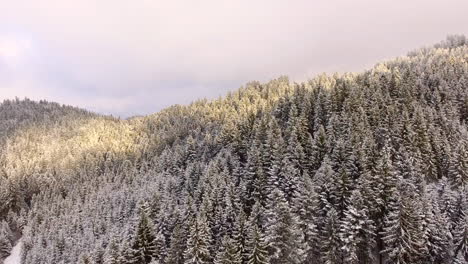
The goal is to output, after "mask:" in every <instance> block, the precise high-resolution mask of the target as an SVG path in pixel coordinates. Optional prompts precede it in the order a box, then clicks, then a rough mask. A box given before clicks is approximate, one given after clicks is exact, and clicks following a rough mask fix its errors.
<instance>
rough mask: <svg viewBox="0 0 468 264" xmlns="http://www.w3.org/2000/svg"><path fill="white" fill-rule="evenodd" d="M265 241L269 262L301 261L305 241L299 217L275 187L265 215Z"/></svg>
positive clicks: (302, 259)
mask: <svg viewBox="0 0 468 264" xmlns="http://www.w3.org/2000/svg"><path fill="white" fill-rule="evenodd" d="M266 219H267V222H266V227H265V230H266V231H265V241H266V243H267V245H268V252H269V256H270V258H269V262H270V263H271V264H275V263H277V264H280V263H302V262H303V261H304V259H305V257H306V256H305V249H306V246H307V245H306V243H305V241H304V234H303V232H302V230H301V229H300V225H299V219H298V217H297V216H296V215H294V213H292V212H291V208H290V207H289V205H288V202H287V201H286V199H285V197H284V194H283V193H282V192H281V191H280V190H278V189H275V190H273V192H272V193H271V195H270V197H269V205H268V208H267V215H266Z"/></svg>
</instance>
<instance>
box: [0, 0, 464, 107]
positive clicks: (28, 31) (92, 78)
mask: <svg viewBox="0 0 468 264" xmlns="http://www.w3.org/2000/svg"><path fill="white" fill-rule="evenodd" d="M0 6H1V9H2V12H1V13H0V21H2V24H1V25H0V40H2V39H6V40H5V42H6V43H10V44H8V45H10V48H3V49H2V48H1V45H0V99H2V98H8V97H11V96H14V95H17V96H20V97H22V96H28V97H32V98H33V99H41V98H46V99H49V100H54V101H59V102H61V103H67V104H72V105H78V106H81V107H85V108H88V109H91V110H95V111H99V112H102V113H114V114H119V115H124V116H128V115H132V114H145V113H151V112H155V111H157V110H159V109H161V108H163V107H166V106H168V105H170V104H174V103H187V102H190V101H192V100H195V99H197V98H200V97H216V96H219V95H222V94H225V93H226V91H228V90H233V89H236V88H238V87H239V86H241V85H242V84H243V83H245V82H247V81H250V80H261V81H265V80H268V79H271V78H275V77H277V76H279V75H283V74H286V75H289V76H291V77H292V78H293V79H297V80H304V79H307V78H310V77H312V76H313V75H314V74H317V73H321V72H334V71H358V70H362V69H363V68H366V67H370V66H372V65H373V64H374V63H376V62H378V61H379V60H382V59H389V58H392V57H394V56H398V55H401V54H405V53H406V52H407V51H408V50H411V49H414V48H417V47H420V46H423V45H429V44H431V43H434V42H438V41H440V40H441V39H443V38H445V36H446V35H447V34H453V33H461V34H468V32H467V31H468V29H467V28H466V25H467V24H468V17H467V16H466V15H465V12H464V11H465V10H467V9H468V2H467V1H466V0H446V1H442V0H440V1H437V0H434V1H427V0H414V1H403V0H395V1H388V0H384V1H371V0H356V1H347V0H334V1H306V0H295V1H281V0H255V1H247V0H238V1H225V0H200V1H180V0H175V1H156V0H135V1H124V0H112V1H110V0H99V1H95V0H81V1H71V0H61V1H59V0H43V1H33V0H30V1H26V0H15V1H9V0H0ZM25 39H26V40H28V41H27V42H26V43H28V45H29V46H28V48H27V49H25V50H27V52H23V53H22V51H21V50H22V49H20V48H17V47H20V45H17V44H13V45H12V44H11V43H20V42H21V41H23V40H25ZM0 43H2V42H0ZM4 45H6V44H4ZM12 47H13V48H12ZM15 49H16V51H15ZM2 50H3V51H2ZM5 50H9V51H5ZM6 53H9V54H10V55H5V54H6ZM12 54H23V55H21V56H22V59H21V60H16V59H12V58H14V57H16V56H17V55H14V56H11V55H12Z"/></svg>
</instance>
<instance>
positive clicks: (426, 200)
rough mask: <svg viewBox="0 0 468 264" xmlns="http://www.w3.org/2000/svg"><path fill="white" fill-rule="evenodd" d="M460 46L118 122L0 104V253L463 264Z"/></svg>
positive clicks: (34, 259) (464, 141)
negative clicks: (14, 248) (17, 249)
mask: <svg viewBox="0 0 468 264" xmlns="http://www.w3.org/2000/svg"><path fill="white" fill-rule="evenodd" d="M467 185H468V40H467V39H466V38H465V37H463V36H453V37H449V38H448V39H447V40H446V41H443V42H441V43H440V44H437V45H434V46H432V47H428V48H423V49H419V50H416V51H413V52H410V53H409V54H408V55H407V56H403V57H399V58H396V59H394V60H391V61H387V62H382V63H379V64H377V65H376V66H375V67H374V68H372V69H370V70H368V71H365V72H362V73H348V74H342V75H339V74H334V75H319V76H317V77H315V78H313V79H311V80H310V81H306V82H302V83H294V82H291V81H289V80H288V78H286V77H281V78H278V79H276V80H272V81H270V82H268V83H263V84H262V83H259V82H251V83H248V84H247V85H245V87H242V88H240V89H239V90H237V91H235V92H231V93H229V94H228V95H227V96H226V97H224V98H220V99H217V100H213V101H208V100H200V101H196V102H194V103H192V104H190V105H188V106H179V105H176V106H173V107H170V108H168V109H165V110H163V111H161V112H159V113H156V114H153V115H149V116H145V117H135V118H130V119H128V120H121V119H118V118H114V117H110V116H101V115H98V114H94V113H91V112H88V111H85V110H81V109H77V108H73V107H68V106H63V105H59V104H56V103H50V102H45V101H41V102H34V101H30V100H27V99H25V100H18V99H17V100H12V101H11V100H10V101H8V100H7V101H4V102H3V103H2V104H0V259H2V258H4V257H6V256H8V255H9V254H10V251H11V249H12V246H13V245H14V244H15V243H16V241H17V239H18V238H19V237H21V236H22V240H21V241H22V251H21V259H22V262H21V263H24V264H41V263H44V264H62V263H80V264H91V263H92V264H130V263H134V264H137V263H138V264H149V263H151V264H156V263H158V264H199V263H200V264H201V263H216V264H244V263H245V264H267V263H268V264H286V263H291V264H299V263H311V264H322V263H323V264H325V263H327V264H345V263H346V264H348V263H351V264H352V263H369V264H370V263H379V264H383V263H401V264H418V263H420V264H426V263H438V264H452V263H457V264H462V263H467V262H468V187H467Z"/></svg>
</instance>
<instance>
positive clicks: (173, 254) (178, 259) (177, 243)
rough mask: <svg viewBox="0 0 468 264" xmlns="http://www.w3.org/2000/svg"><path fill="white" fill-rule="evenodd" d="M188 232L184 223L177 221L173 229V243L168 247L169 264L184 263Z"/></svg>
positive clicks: (167, 259) (167, 260)
mask: <svg viewBox="0 0 468 264" xmlns="http://www.w3.org/2000/svg"><path fill="white" fill-rule="evenodd" d="M186 240H187V234H186V230H185V228H184V226H183V224H182V223H177V224H176V225H175V227H174V229H173V230H172V235H171V243H170V246H169V249H168V253H167V258H166V263H167V264H183V263H184V251H185V248H186V244H187V241H186Z"/></svg>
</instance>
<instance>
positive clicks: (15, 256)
mask: <svg viewBox="0 0 468 264" xmlns="http://www.w3.org/2000/svg"><path fill="white" fill-rule="evenodd" d="M22 244H23V243H21V240H20V241H18V243H17V244H16V246H14V247H13V249H12V250H11V255H10V256H9V257H8V258H6V259H5V261H4V262H3V263H4V264H20V253H21V245H22Z"/></svg>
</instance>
